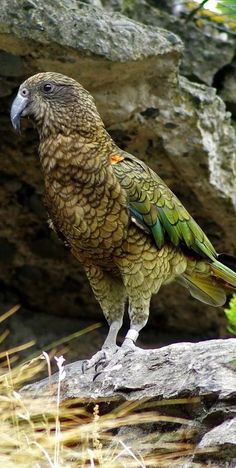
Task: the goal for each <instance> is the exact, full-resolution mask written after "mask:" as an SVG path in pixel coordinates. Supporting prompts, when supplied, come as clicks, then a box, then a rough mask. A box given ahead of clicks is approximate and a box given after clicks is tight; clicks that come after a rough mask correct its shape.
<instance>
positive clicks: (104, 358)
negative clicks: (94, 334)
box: [82, 346, 119, 374]
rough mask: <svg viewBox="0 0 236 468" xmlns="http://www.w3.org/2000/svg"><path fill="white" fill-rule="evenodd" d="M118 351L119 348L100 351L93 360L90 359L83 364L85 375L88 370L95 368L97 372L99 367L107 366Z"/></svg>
mask: <svg viewBox="0 0 236 468" xmlns="http://www.w3.org/2000/svg"><path fill="white" fill-rule="evenodd" d="M118 349H119V347H118V346H113V347H110V348H102V349H101V350H100V351H98V352H97V353H96V354H94V355H93V356H92V357H91V359H88V360H86V361H84V362H83V364H82V372H83V374H84V373H85V372H86V371H87V370H88V369H91V368H92V367H94V368H95V371H97V369H98V367H99V366H104V365H105V366H106V365H107V364H108V363H109V362H110V360H111V359H112V356H113V355H114V354H116V353H117V351H118Z"/></svg>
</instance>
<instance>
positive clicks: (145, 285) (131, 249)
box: [114, 225, 187, 299]
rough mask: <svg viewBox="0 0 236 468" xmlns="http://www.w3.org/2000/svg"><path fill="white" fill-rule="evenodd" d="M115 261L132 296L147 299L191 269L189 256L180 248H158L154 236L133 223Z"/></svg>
mask: <svg viewBox="0 0 236 468" xmlns="http://www.w3.org/2000/svg"><path fill="white" fill-rule="evenodd" d="M114 263H115V264H116V265H118V268H119V270H120V272H121V276H122V278H123V282H124V285H125V287H126V289H127V291H128V294H129V295H130V297H132V296H134V295H136V296H140V297H144V298H147V299H148V298H150V297H151V295H152V294H154V293H156V292H157V291H158V290H159V288H160V286H161V285H162V284H167V283H169V282H171V281H173V280H174V279H175V278H176V277H177V276H180V275H182V274H183V272H184V271H185V270H186V268H187V260H186V257H185V256H184V254H183V252H182V251H181V250H180V249H178V248H176V247H174V246H172V245H171V244H166V245H164V247H162V248H161V249H158V248H157V246H156V244H155V243H154V241H153V239H152V238H151V236H149V235H148V234H146V233H145V232H143V231H141V230H139V229H138V228H137V227H136V226H132V225H131V226H130V228H129V231H128V235H127V238H126V239H125V241H124V242H123V244H122V248H121V249H119V252H118V255H117V256H116V257H115V258H114Z"/></svg>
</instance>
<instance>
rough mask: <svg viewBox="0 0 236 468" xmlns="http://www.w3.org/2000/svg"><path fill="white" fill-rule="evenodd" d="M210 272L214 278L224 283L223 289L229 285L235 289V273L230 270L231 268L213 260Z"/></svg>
mask: <svg viewBox="0 0 236 468" xmlns="http://www.w3.org/2000/svg"><path fill="white" fill-rule="evenodd" d="M211 271H212V274H213V276H214V277H215V278H217V279H221V280H223V281H224V282H225V287H227V285H229V286H231V287H232V286H233V288H235V289H236V272H235V271H233V270H231V268H229V267H227V266H226V265H224V264H223V263H221V262H219V261H218V260H214V261H213V263H212V264H211Z"/></svg>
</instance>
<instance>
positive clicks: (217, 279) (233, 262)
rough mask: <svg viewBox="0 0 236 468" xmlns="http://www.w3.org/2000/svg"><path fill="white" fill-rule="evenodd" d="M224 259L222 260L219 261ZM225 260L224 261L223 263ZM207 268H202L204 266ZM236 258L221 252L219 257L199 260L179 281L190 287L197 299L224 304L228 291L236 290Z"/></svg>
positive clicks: (213, 303)
mask: <svg viewBox="0 0 236 468" xmlns="http://www.w3.org/2000/svg"><path fill="white" fill-rule="evenodd" d="M219 259H220V260H222V262H221V261H219ZM223 261H224V263H223ZM204 265H205V268H203V269H202V266H204ZM228 265H230V266H232V267H235V270H236V259H235V258H234V257H231V256H230V255H226V254H220V255H219V256H218V259H217V260H216V259H215V260H213V261H209V262H204V264H203V263H202V261H200V262H197V263H196V265H195V268H194V269H193V270H192V271H186V272H185V273H184V275H183V276H182V277H181V278H179V279H178V282H179V283H181V284H182V285H183V286H185V287H186V288H188V289H189V292H190V294H191V295H192V296H193V297H195V298H196V299H198V300H200V301H202V302H205V303H206V304H210V305H213V306H222V305H224V303H225V302H226V295H227V293H228V294H229V293H233V292H234V291H235V292H236V271H233V269H231V268H229V266H228Z"/></svg>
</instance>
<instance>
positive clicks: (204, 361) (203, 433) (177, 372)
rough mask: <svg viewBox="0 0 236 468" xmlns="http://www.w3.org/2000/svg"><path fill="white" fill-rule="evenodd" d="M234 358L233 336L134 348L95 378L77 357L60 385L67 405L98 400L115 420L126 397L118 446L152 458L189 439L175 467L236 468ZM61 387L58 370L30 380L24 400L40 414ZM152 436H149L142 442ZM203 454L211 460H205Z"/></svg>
mask: <svg viewBox="0 0 236 468" xmlns="http://www.w3.org/2000/svg"><path fill="white" fill-rule="evenodd" d="M235 356H236V339H229V340H212V341H204V342H200V343H195V344H194V343H178V344H174V345H170V346H167V347H164V348H161V349H158V350H157V349H154V350H145V351H135V352H134V353H131V354H127V355H126V356H125V357H123V358H122V359H121V360H120V361H118V362H117V361H116V360H115V359H116V358H113V360H112V361H111V362H110V363H109V365H108V366H107V367H106V368H105V369H104V370H101V371H100V373H98V375H97V376H95V371H94V369H90V370H89V371H86V372H85V373H84V374H82V371H81V363H82V361H78V362H75V363H73V364H70V365H67V366H66V367H65V370H66V376H65V378H64V380H62V381H61V383H60V385H61V388H60V399H61V406H62V408H63V405H64V404H65V407H66V408H68V404H70V405H72V407H73V408H75V405H76V404H77V405H81V404H82V405H83V406H84V405H87V408H88V409H89V405H90V406H91V405H92V404H93V405H94V404H99V406H100V414H105V415H106V414H108V413H109V416H108V417H109V418H110V419H109V420H111V418H112V410H113V411H114V414H115V415H116V417H117V418H118V417H119V408H120V405H121V404H122V403H124V402H126V405H125V406H124V405H123V406H121V408H122V407H123V408H125V407H126V408H127V410H128V412H129V413H128V414H130V416H131V421H132V426H129V425H128V421H129V419H127V420H126V423H125V422H124V423H123V424H122V429H119V424H117V426H116V429H115V428H113V445H114V444H115V443H116V441H117V440H121V441H122V442H123V444H125V446H128V447H129V449H130V450H131V451H132V452H133V453H137V449H139V450H138V453H140V450H141V453H142V455H143V456H144V457H145V456H147V455H148V456H149V457H151V456H152V455H153V453H154V454H155V456H158V454H160V453H163V449H164V453H168V450H169V451H171V450H175V449H176V450H178V449H177V447H178V443H179V444H181V443H183V444H184V443H186V440H187V441H188V448H189V449H188V450H186V447H184V446H182V447H184V448H182V450H183V451H182V452H181V450H180V449H179V450H180V454H179V456H178V454H177V456H176V461H177V462H178V463H180V461H181V463H180V464H177V465H175V466H181V467H183V466H191V467H192V466H195V465H194V464H192V463H193V462H196V463H199V465H197V466H200V467H201V466H217V467H218V466H219V467H220V466H232V467H233V466H234V465H233V463H234V461H235V457H236V418H235V417H233V413H232V411H233V409H232V408H233V405H234V403H235V396H236V362H235ZM57 390H58V374H54V375H53V376H52V377H51V378H50V380H49V379H48V378H47V379H44V380H42V381H39V382H36V383H33V384H31V385H27V386H25V387H24V388H23V389H22V390H21V396H22V398H27V400H26V401H28V402H29V403H28V404H30V408H31V411H33V412H36V413H38V412H40V411H41V408H42V405H43V407H44V410H45V411H47V412H49V413H50V411H53V408H54V405H55V401H56V399H57ZM69 402H70V403H69ZM128 402H129V403H130V410H129V409H128V408H129V406H128ZM132 408H133V409H132ZM229 408H231V413H230V410H229ZM152 410H153V411H155V416H154V414H153V413H152V417H151V415H150V417H149V413H148V411H152ZM234 410H235V407H234ZM137 411H138V414H139V415H140V423H138V420H139V418H137ZM234 414H235V413H234ZM135 415H136V419H135V423H134V419H133V418H135ZM144 415H145V416H144ZM208 415H209V417H208ZM142 421H143V422H142ZM144 422H145V424H143V423H144ZM148 440H150V441H151V442H150V443H149V444H148V443H145V441H146V442H147V441H148ZM141 441H143V442H141ZM174 442H175V443H177V446H176V447H175V445H174ZM168 443H169V444H170V445H169V447H168ZM184 450H186V455H185V453H184ZM170 458H171V457H170ZM156 460H158V458H157V459H156ZM202 460H204V462H205V463H206V465H201V464H200V463H201V461H202ZM216 460H217V462H216ZM187 462H188V463H190V462H191V464H189V465H188V464H186V463H187ZM212 463H213V465H212ZM221 463H228V465H221ZM230 463H232V465H231V464H230ZM168 466H169V465H168Z"/></svg>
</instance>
